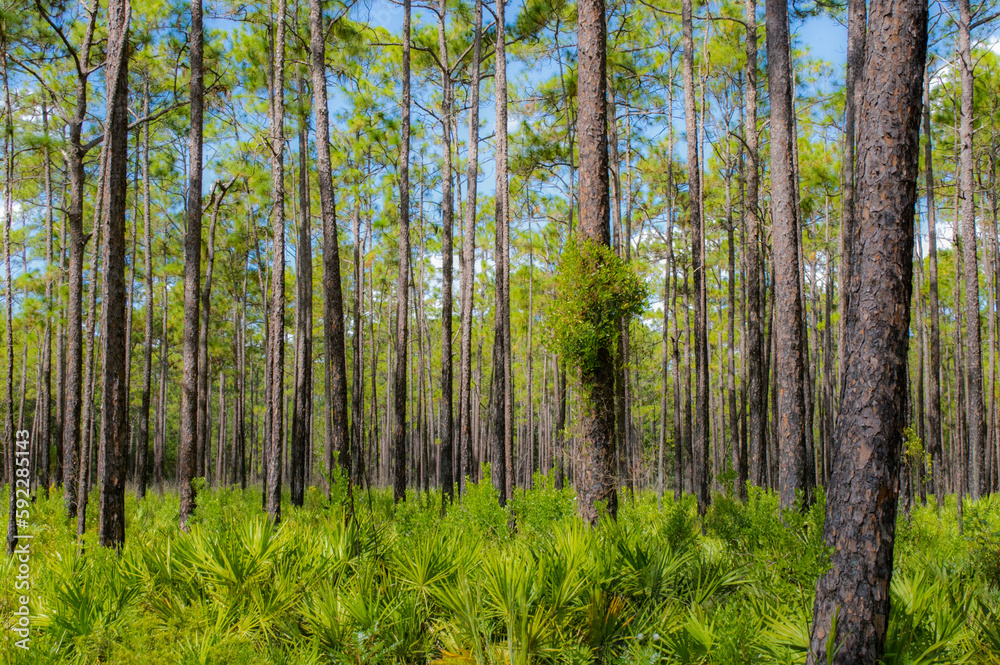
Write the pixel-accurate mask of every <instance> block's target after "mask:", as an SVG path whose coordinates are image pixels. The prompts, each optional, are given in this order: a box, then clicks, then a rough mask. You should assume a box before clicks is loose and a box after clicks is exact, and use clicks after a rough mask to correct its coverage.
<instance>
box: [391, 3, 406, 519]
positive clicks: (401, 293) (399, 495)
mask: <svg viewBox="0 0 1000 665" xmlns="http://www.w3.org/2000/svg"><path fill="white" fill-rule="evenodd" d="M402 107H403V108H402V114H403V119H402V122H401V129H400V134H401V139H400V149H399V165H398V168H399V275H398V277H397V279H396V367H395V372H394V373H393V395H392V396H393V423H392V454H393V469H394V473H393V485H392V490H393V491H392V494H393V499H394V500H395V502H396V503H399V502H400V501H405V500H406V369H407V360H408V357H409V353H408V342H409V332H410V330H409V312H410V307H409V306H410V302H409V295H410V290H409V277H410V0H403V101H402Z"/></svg>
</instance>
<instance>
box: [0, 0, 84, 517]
mask: <svg viewBox="0 0 1000 665" xmlns="http://www.w3.org/2000/svg"><path fill="white" fill-rule="evenodd" d="M98 7H99V1H98V0H94V2H93V4H92V5H91V7H90V9H89V10H88V19H87V27H86V28H85V32H84V37H83V41H82V43H81V46H80V48H79V50H78V52H77V53H78V55H77V57H78V59H79V62H80V66H79V67H78V68H77V77H76V91H75V92H76V103H75V106H74V110H73V115H72V116H71V118H70V119H69V123H68V124H69V149H68V150H67V151H66V171H67V172H68V174H69V193H70V200H69V207H68V208H67V210H66V222H67V225H68V226H69V268H68V272H69V275H68V288H67V292H68V301H67V307H66V381H65V385H64V391H63V396H62V397H61V399H62V401H63V408H62V414H63V441H62V447H63V473H62V475H63V503H64V505H65V508H66V516H67V517H68V518H70V519H73V518H75V517H76V513H77V494H76V493H77V483H76V481H77V475H78V474H77V465H78V463H79V458H80V438H81V437H80V418H81V411H82V407H83V403H82V392H83V384H82V381H83V251H84V249H85V247H86V245H87V241H88V240H89V239H90V236H88V235H85V234H84V232H83V200H84V185H85V180H86V177H87V174H86V171H85V169H84V161H83V160H84V158H85V157H86V156H87V150H86V149H85V147H84V146H83V143H82V141H81V133H82V131H81V130H82V128H83V123H84V120H85V118H86V116H87V85H88V84H87V78H88V76H89V75H90V71H91V70H90V50H91V46H92V44H93V37H94V27H95V24H96V22H97V12H98ZM8 108H9V107H8Z"/></svg>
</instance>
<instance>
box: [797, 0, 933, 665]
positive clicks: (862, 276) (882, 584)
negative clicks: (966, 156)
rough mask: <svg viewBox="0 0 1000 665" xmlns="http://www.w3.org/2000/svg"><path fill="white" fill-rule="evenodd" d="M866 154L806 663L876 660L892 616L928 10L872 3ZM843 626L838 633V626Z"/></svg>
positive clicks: (861, 163)
mask: <svg viewBox="0 0 1000 665" xmlns="http://www.w3.org/2000/svg"><path fill="white" fill-rule="evenodd" d="M871 15H872V17H873V19H872V25H871V37H872V38H871V40H870V45H871V48H870V49H869V51H868V53H867V54H866V59H865V75H864V103H863V105H862V106H861V107H860V114H861V115H860V122H859V126H860V128H861V133H860V136H859V142H858V145H859V150H858V169H857V173H858V192H857V193H858V210H859V211H860V214H859V215H858V223H859V226H858V229H857V232H858V233H857V235H858V237H861V238H865V242H864V243H863V244H859V245H857V250H858V251H857V252H854V253H853V254H852V257H851V259H852V261H853V264H854V265H853V269H852V271H851V275H852V276H851V282H850V288H851V295H850V298H849V303H850V308H849V309H848V311H847V323H846V326H845V332H846V334H845V336H844V337H845V341H846V343H847V345H846V347H845V357H844V362H845V364H844V381H843V388H842V406H841V412H840V417H839V418H838V420H837V446H838V448H837V451H838V452H837V453H836V454H835V455H834V462H833V473H832V474H831V482H830V487H829V489H828V493H827V504H826V524H825V527H824V530H823V534H824V538H825V540H826V543H827V545H828V546H829V547H831V548H833V554H832V556H831V559H830V564H831V567H830V570H829V571H828V572H827V573H826V574H825V575H824V576H823V577H822V578H820V580H819V581H818V582H817V584H816V602H815V609H814V623H813V628H812V637H811V645H810V651H809V655H808V657H807V663H809V664H810V665H811V664H812V663H822V662H828V654H827V646H828V645H833V644H835V645H836V648H837V649H838V650H837V652H836V654H833V655H832V656H831V657H830V658H829V660H830V661H832V662H833V663H838V664H847V663H875V662H877V661H878V660H880V659H881V658H882V655H883V651H884V646H885V635H886V630H887V627H888V619H889V584H890V579H891V576H892V563H893V561H892V550H893V538H894V535H895V525H896V497H897V491H898V488H897V478H898V471H899V461H900V460H899V454H900V446H901V444H902V432H903V425H904V421H905V416H906V413H905V404H904V401H905V394H906V362H907V345H908V342H909V325H910V311H909V310H910V297H911V290H912V284H913V282H912V270H913V264H912V259H913V215H914V203H915V200H916V178H917V155H918V149H919V143H918V131H917V130H918V127H919V124H920V99H921V79H922V77H923V69H924V58H925V55H926V48H927V5H926V3H924V2H921V1H919V0H912V1H910V0H908V1H904V2H892V3H890V2H888V1H886V0H873V2H872V12H871ZM834 617H836V634H834V635H832V637H831V632H832V631H833V627H832V623H833V621H834Z"/></svg>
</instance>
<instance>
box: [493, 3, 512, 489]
mask: <svg viewBox="0 0 1000 665" xmlns="http://www.w3.org/2000/svg"><path fill="white" fill-rule="evenodd" d="M496 7H497V24H496V25H497V34H496V77H495V78H496V88H497V98H496V163H497V165H496V169H497V171H496V176H497V178H496V206H495V212H496V217H495V219H496V244H495V246H494V255H493V257H494V265H495V266H496V276H495V278H494V298H495V302H494V307H493V312H494V325H493V340H494V342H493V375H492V376H493V389H494V399H493V406H494V410H493V413H492V414H491V416H492V420H493V427H492V440H491V441H490V450H491V453H492V454H491V463H492V471H493V485H494V487H496V488H497V494H498V495H499V497H500V505H501V506H504V505H506V504H507V501H509V500H510V499H511V498H512V496H513V487H514V468H513V467H514V464H513V447H514V431H513V428H514V423H513V386H512V385H511V368H510V351H511V349H510V200H509V199H510V187H509V185H508V182H507V56H506V44H505V41H506V38H507V37H506V30H505V27H506V26H505V16H506V14H505V12H504V0H497V5H496Z"/></svg>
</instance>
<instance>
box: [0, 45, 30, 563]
mask: <svg viewBox="0 0 1000 665" xmlns="http://www.w3.org/2000/svg"><path fill="white" fill-rule="evenodd" d="M0 47H3V55H2V56H0V62H2V63H3V96H4V110H5V113H4V132H3V136H4V144H3V148H4V150H3V157H4V184H3V258H4V265H5V267H6V269H7V271H6V279H5V283H4V299H5V300H6V317H5V322H6V334H7V344H6V346H7V394H6V399H5V404H4V411H5V414H4V429H5V431H6V432H7V433H8V434H7V438H8V439H9V440H10V444H5V448H6V449H7V453H6V456H7V463H6V470H7V479H6V480H7V497H8V508H9V510H8V514H7V556H11V555H13V554H14V547H15V546H16V545H17V538H18V536H17V531H18V520H17V490H16V489H15V487H16V486H17V484H18V483H17V480H16V479H19V478H21V476H20V474H18V472H17V471H15V468H17V469H18V470H20V469H21V468H22V466H21V463H20V459H24V460H29V459H30V458H29V457H27V456H21V455H19V454H18V452H19V450H20V449H21V448H22V446H25V445H27V442H24V441H22V440H21V437H20V436H17V435H14V392H13V391H14V314H13V312H14V289H13V287H12V281H11V269H10V225H11V221H12V219H13V217H14V214H13V213H14V187H13V182H14V122H13V109H12V108H11V102H10V81H9V77H8V73H7V39H6V36H5V35H0ZM12 435H13V436H12ZM15 458H18V461H17V462H15V461H14V460H15ZM26 463H27V462H26ZM26 485H27V483H21V488H22V489H26V487H25V486H26Z"/></svg>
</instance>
